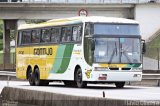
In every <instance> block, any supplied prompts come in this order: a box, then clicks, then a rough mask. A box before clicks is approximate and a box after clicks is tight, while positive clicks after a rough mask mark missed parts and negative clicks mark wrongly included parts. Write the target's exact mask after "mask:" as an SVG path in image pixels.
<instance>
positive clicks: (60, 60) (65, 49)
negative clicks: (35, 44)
mask: <svg viewBox="0 0 160 106" xmlns="http://www.w3.org/2000/svg"><path fill="white" fill-rule="evenodd" d="M73 46H74V44H66V45H60V46H59V47H58V48H57V52H56V57H55V61H54V64H53V67H52V71H51V73H64V72H65V71H66V69H67V68H68V65H69V62H70V59H71V54H72V50H73Z"/></svg>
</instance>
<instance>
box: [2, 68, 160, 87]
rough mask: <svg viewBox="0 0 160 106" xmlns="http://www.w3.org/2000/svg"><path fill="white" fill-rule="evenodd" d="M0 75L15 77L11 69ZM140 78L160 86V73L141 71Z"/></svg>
mask: <svg viewBox="0 0 160 106" xmlns="http://www.w3.org/2000/svg"><path fill="white" fill-rule="evenodd" d="M0 76H7V77H8V80H10V77H15V76H16V72H11V71H0ZM142 79H143V80H157V86H160V74H159V73H157V74H155V73H154V74H153V73H147V74H145V73H143V74H142Z"/></svg>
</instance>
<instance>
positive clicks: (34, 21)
mask: <svg viewBox="0 0 160 106" xmlns="http://www.w3.org/2000/svg"><path fill="white" fill-rule="evenodd" d="M42 22H46V20H26V23H27V24H38V23H42Z"/></svg>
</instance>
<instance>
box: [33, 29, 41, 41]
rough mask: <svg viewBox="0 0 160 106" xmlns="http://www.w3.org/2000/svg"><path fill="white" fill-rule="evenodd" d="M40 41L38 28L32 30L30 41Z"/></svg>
mask: <svg viewBox="0 0 160 106" xmlns="http://www.w3.org/2000/svg"><path fill="white" fill-rule="evenodd" d="M39 42H40V34H39V33H38V30H32V43H39Z"/></svg>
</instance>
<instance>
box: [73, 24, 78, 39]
mask: <svg viewBox="0 0 160 106" xmlns="http://www.w3.org/2000/svg"><path fill="white" fill-rule="evenodd" d="M72 32H73V34H72V41H77V37H78V27H77V26H74V27H73V31H72Z"/></svg>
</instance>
